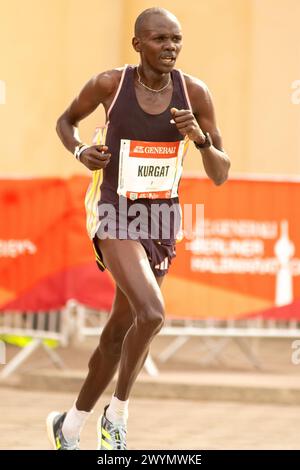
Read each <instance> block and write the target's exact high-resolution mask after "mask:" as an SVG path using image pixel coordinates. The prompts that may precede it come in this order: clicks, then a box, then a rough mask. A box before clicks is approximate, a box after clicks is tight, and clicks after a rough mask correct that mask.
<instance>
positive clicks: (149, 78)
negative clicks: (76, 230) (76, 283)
mask: <svg viewBox="0 0 300 470" xmlns="http://www.w3.org/2000/svg"><path fill="white" fill-rule="evenodd" d="M132 44H133V47H134V49H135V51H136V52H137V53H138V54H139V55H140V64H139V65H138V66H126V67H124V68H120V69H113V70H110V71H107V72H104V73H100V74H99V75H97V76H95V77H93V78H92V79H91V80H90V81H89V82H88V83H87V84H86V85H85V86H84V88H83V89H82V91H81V92H80V94H79V96H78V97H77V98H75V100H74V101H73V102H72V103H71V105H70V106H69V108H68V109H67V110H66V111H65V112H64V113H63V114H62V116H61V117H60V118H59V119H58V123H57V132H58V135H59V137H60V139H61V141H62V143H63V144H64V146H65V147H66V148H67V149H68V150H69V151H70V152H71V153H74V154H75V156H76V157H77V158H78V160H79V161H80V162H81V163H82V164H83V165H85V166H86V167H87V168H89V169H90V170H91V171H92V172H93V181H92V185H91V186H90V188H89V190H88V193H87V196H86V201H85V202H86V208H87V217H88V219H87V225H88V231H89V235H90V237H91V239H92V240H93V244H94V248H95V254H96V261H97V264H98V266H99V268H100V269H101V270H104V269H105V268H106V267H107V268H108V269H109V270H110V272H111V274H112V276H113V278H114V280H115V282H116V293H115V299H114V303H113V307H112V311H111V313H110V316H109V318H108V321H107V323H106V325H105V327H104V330H103V332H102V334H101V337H100V342H99V345H98V347H97V348H96V350H95V351H94V353H93V355H92V357H91V359H90V361H89V372H88V375H87V378H86V380H85V382H84V384H83V387H82V389H81V391H80V393H79V396H78V398H77V400H76V402H75V403H74V405H73V407H72V408H71V409H70V410H69V411H68V412H67V413H63V414H61V413H58V412H52V413H50V415H49V416H48V418H47V428H48V434H49V437H50V439H51V442H52V443H53V446H54V448H55V449H58V450H74V449H78V446H79V436H80V432H81V429H82V427H83V425H84V423H85V421H86V419H87V418H88V416H89V415H90V413H91V411H92V409H93V407H94V405H95V403H96V402H97V400H98V399H99V397H100V396H101V394H102V393H103V391H104V390H105V388H106V386H107V385H108V383H109V382H110V381H111V379H112V378H113V376H114V374H115V372H116V371H117V369H118V379H117V383H116V388H115V391H114V394H113V396H112V398H111V401H110V403H109V405H108V406H106V407H105V409H104V412H103V414H102V416H101V417H100V419H99V421H98V429H97V432H98V435H99V443H98V448H99V449H105V450H114V449H117V450H122V449H126V424H127V418H128V400H129V396H130V391H131V388H132V386H133V384H134V382H135V380H136V377H137V375H138V373H139V371H140V370H141V368H142V366H143V364H144V361H145V359H146V357H147V354H148V351H149V346H150V343H151V341H152V339H153V338H154V336H155V335H156V334H157V333H158V332H159V330H160V329H161V327H162V325H163V322H164V315H165V311H164V302H163V298H162V294H161V291H160V286H161V283H162V281H163V278H164V276H165V274H166V273H167V272H168V267H169V265H170V263H171V260H172V258H173V257H174V256H175V243H176V237H177V235H178V233H177V232H178V214H179V211H178V192H177V190H178V185H179V181H180V176H181V169H182V160H183V157H184V154H185V151H186V147H187V142H188V141H192V142H194V143H195V145H196V147H197V148H198V149H199V152H200V154H201V156H202V161H203V164H204V168H205V171H206V173H207V175H208V176H209V177H210V178H211V179H212V180H213V181H214V183H215V184H216V185H220V184H222V183H223V182H224V181H226V179H227V175H228V170H229V166H230V163H229V159H228V156H227V155H226V154H225V152H224V150H223V149H222V143H221V136H220V133H219V131H218V129H217V126H216V121H215V116H214V109H213V104H212V99H211V96H210V93H209V91H208V89H207V87H206V85H205V84H204V83H203V82H202V81H200V80H198V79H196V78H194V77H191V76H189V75H186V74H182V73H181V72H180V71H179V70H176V69H175V68H174V67H175V63H176V59H177V57H178V54H179V52H180V50H181V47H182V32H181V27H180V24H179V22H178V20H177V18H176V17H175V16H174V15H173V14H171V13H170V12H168V11H167V10H164V9H161V8H150V9H147V10H145V11H143V12H142V13H141V14H140V15H139V16H138V18H137V20H136V23H135V33H134V38H133V40H132ZM99 104H102V105H103V106H104V108H105V112H106V128H105V130H106V141H105V145H104V143H103V142H102V144H101V145H100V144H95V145H86V144H84V143H83V142H81V140H80V137H79V133H78V127H77V126H78V123H79V121H81V120H82V119H84V118H85V117H87V116H88V115H89V114H91V113H92V112H93V111H94V110H95V109H96V108H97V107H98V106H99ZM101 182H102V183H101ZM100 185H101V186H100ZM125 203H126V204H127V209H126V210H127V212H126V211H125V212H124V204H125ZM137 204H139V206H137ZM154 205H156V206H158V207H159V208H160V207H162V206H163V205H164V207H167V208H169V209H174V210H173V215H174V217H173V218H171V219H172V220H171V219H169V222H168V223H167V225H168V227H167V228H168V229H169V232H168V234H167V235H166V236H163V234H162V233H161V232H162V230H161V229H162V225H163V224H164V222H165V217H164V213H163V216H160V217H159V218H158V219H157V220H158V222H157V223H158V227H157V226H156V227H155V228H156V229H158V232H156V236H154V237H153V236H149V232H150V226H151V223H152V222H153V219H154V217H153V214H152V212H151V210H152V208H153V206H154ZM121 206H122V207H121ZM137 207H139V208H140V212H141V208H142V209H145V210H146V213H147V215H146V217H144V219H143V221H142V223H141V224H140V226H139V227H138V230H137V226H136V224H135V223H134V220H135V217H134V216H136V215H137V213H136V211H135V209H136V208H137ZM110 209H112V210H110ZM142 212H143V211H142ZM124 213H125V218H124ZM176 220H177V222H176ZM131 222H133V223H131ZM154 225H155V224H154ZM141 226H142V227H141Z"/></svg>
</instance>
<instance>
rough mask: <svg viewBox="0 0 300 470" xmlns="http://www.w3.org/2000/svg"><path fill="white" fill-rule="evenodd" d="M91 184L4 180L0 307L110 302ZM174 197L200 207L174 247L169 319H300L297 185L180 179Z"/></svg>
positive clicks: (105, 305) (167, 285)
mask: <svg viewBox="0 0 300 470" xmlns="http://www.w3.org/2000/svg"><path fill="white" fill-rule="evenodd" d="M88 184H89V178H87V177H76V178H71V179H69V180H62V179H59V178H45V179H36V180H23V181H22V180H2V181H1V186H0V210H1V218H0V309H1V310H4V309H5V310H31V311H38V310H47V309H54V308H59V307H61V306H62V305H64V304H65V303H66V302H67V300H69V299H75V300H77V301H78V302H82V303H84V304H86V305H89V306H91V307H95V308H99V309H107V310H109V309H110V306H111V303H112V300H113V295H114V286H113V281H112V279H111V277H110V275H109V273H108V272H107V271H105V272H104V273H100V272H99V270H98V269H97V267H96V264H95V261H94V253H93V248H92V245H91V242H90V240H89V237H88V235H87V233H86V226H85V216H86V214H85V208H84V198H85V193H86V188H87V187H88ZM180 201H181V205H182V207H184V205H185V204H190V205H191V207H192V208H193V207H196V205H199V204H203V205H204V220H203V219H202V218H201V220H198V221H196V220H195V221H194V227H193V228H194V230H193V233H194V236H193V237H192V238H191V237H190V236H189V237H186V238H184V237H183V239H182V240H181V242H180V243H178V244H177V258H176V259H175V260H174V262H173V263H172V266H171V268H170V272H169V275H168V276H167V278H166V280H165V281H164V283H163V291H164V294H165V300H166V310H167V314H168V315H169V316H170V317H178V318H185V317H186V318H220V319H227V318H246V317H251V316H262V317H265V318H278V319H291V318H295V319H300V310H299V302H300V232H299V230H298V227H297V220H298V218H297V216H298V206H299V202H300V185H299V184H298V183H296V182H272V181H262V180H257V181H255V180H231V181H228V182H227V183H226V184H224V185H222V186H219V187H216V186H214V185H213V183H212V182H211V181H209V180H208V179H206V178H203V179H199V178H183V179H182V181H181V186H180ZM182 213H183V215H185V214H186V213H187V214H188V213H189V211H185V210H183V211H182ZM183 229H184V221H183ZM203 233H204V237H203V236H202V235H203ZM183 234H184V230H183Z"/></svg>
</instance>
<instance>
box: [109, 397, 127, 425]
mask: <svg viewBox="0 0 300 470" xmlns="http://www.w3.org/2000/svg"><path fill="white" fill-rule="evenodd" d="M128 403H129V400H126V401H122V400H119V399H118V398H117V397H115V396H114V395H113V396H112V398H111V401H110V404H109V407H108V408H107V410H106V413H105V415H106V418H107V419H108V421H110V422H111V423H113V424H122V425H123V426H126V424H127V420H128Z"/></svg>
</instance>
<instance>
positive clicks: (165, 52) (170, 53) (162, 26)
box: [139, 15, 182, 73]
mask: <svg viewBox="0 0 300 470" xmlns="http://www.w3.org/2000/svg"><path fill="white" fill-rule="evenodd" d="M139 44H140V51H139V52H140V53H141V60H142V62H146V63H147V64H148V65H150V67H151V68H153V69H154V70H155V71H158V72H160V73H168V72H170V71H171V70H172V69H173V68H174V66H175V63H176V59H177V57H178V54H179V52H180V50H181V47H182V33H181V28H180V25H179V23H178V22H177V21H175V20H173V19H170V18H166V17H164V16H160V15H153V16H152V17H150V18H149V19H148V21H147V23H146V24H145V26H144V31H143V34H142V37H141V39H140V43H139Z"/></svg>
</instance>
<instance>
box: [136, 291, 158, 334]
mask: <svg viewBox="0 0 300 470" xmlns="http://www.w3.org/2000/svg"><path fill="white" fill-rule="evenodd" d="M164 318H165V312H164V304H163V301H162V299H158V298H157V299H156V300H155V301H152V302H151V303H146V304H144V305H143V306H141V307H140V308H139V309H138V310H137V311H136V319H135V322H136V327H137V328H138V329H139V330H140V333H141V334H142V335H146V336H152V335H154V334H157V333H158V332H159V330H160V329H161V328H162V326H163V324H164Z"/></svg>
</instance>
